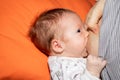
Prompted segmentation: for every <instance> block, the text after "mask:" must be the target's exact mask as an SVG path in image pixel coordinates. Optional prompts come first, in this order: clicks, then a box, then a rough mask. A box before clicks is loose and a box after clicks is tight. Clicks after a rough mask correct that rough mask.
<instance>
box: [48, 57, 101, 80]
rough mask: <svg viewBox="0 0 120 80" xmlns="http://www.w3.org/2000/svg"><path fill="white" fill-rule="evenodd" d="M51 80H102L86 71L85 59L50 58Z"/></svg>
mask: <svg viewBox="0 0 120 80" xmlns="http://www.w3.org/2000/svg"><path fill="white" fill-rule="evenodd" d="M48 64H49V68H50V73H51V80H100V79H99V78H97V77H95V76H93V75H91V74H90V73H89V72H88V71H87V70H86V59H85V58H71V57H58V56H49V58H48Z"/></svg>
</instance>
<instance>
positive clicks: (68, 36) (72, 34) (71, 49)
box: [60, 13, 88, 57]
mask: <svg viewBox="0 0 120 80" xmlns="http://www.w3.org/2000/svg"><path fill="white" fill-rule="evenodd" d="M60 23H61V24H62V31H64V32H63V42H64V44H65V49H64V55H65V56H70V57H84V56H87V54H85V53H84V52H85V50H86V43H87V40H88V32H87V31H86V30H85V29H84V25H83V23H82V21H81V19H80V18H79V16H78V15H76V14H72V13H71V14H66V15H65V16H64V17H63V18H62V19H61V21H60Z"/></svg>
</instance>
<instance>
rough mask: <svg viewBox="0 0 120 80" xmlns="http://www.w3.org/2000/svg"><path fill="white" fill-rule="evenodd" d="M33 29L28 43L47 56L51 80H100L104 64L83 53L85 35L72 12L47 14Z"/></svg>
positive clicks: (51, 11) (60, 10) (58, 11)
mask: <svg viewBox="0 0 120 80" xmlns="http://www.w3.org/2000/svg"><path fill="white" fill-rule="evenodd" d="M33 26H34V27H32V28H31V30H30V37H31V40H32V41H33V43H34V44H35V46H36V47H37V48H38V49H39V50H40V51H42V52H43V53H45V54H46V55H48V56H49V57H48V64H49V69H50V73H51V79H52V80H100V72H101V70H102V69H103V68H104V66H105V65H106V61H105V60H103V59H102V58H100V57H97V56H92V55H88V54H87V53H86V43H87V40H88V35H89V33H88V32H87V31H86V30H85V27H84V24H83V23H82V21H81V19H80V17H79V16H78V15H77V14H76V13H75V12H73V11H71V10H68V9H63V8H57V9H52V10H48V11H46V12H44V13H42V14H41V15H40V16H39V17H38V19H37V20H36V22H35V24H34V25H33ZM87 56H88V57H87ZM85 57H87V58H85Z"/></svg>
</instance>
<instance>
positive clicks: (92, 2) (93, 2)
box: [88, 0, 96, 5]
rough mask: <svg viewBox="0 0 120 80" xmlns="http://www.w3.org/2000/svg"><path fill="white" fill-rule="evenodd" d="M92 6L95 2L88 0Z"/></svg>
mask: <svg viewBox="0 0 120 80" xmlns="http://www.w3.org/2000/svg"><path fill="white" fill-rule="evenodd" d="M88 1H89V2H90V3H91V4H92V5H94V4H95V3H96V0H88Z"/></svg>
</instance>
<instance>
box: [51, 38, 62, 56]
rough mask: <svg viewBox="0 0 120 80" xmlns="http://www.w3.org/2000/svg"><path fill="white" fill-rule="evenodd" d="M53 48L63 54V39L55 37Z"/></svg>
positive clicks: (52, 43)
mask: <svg viewBox="0 0 120 80" xmlns="http://www.w3.org/2000/svg"><path fill="white" fill-rule="evenodd" d="M51 48H52V50H53V52H55V53H57V54H61V53H62V52H63V51H64V44H63V42H62V41H60V40H58V39H53V40H52V42H51Z"/></svg>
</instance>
